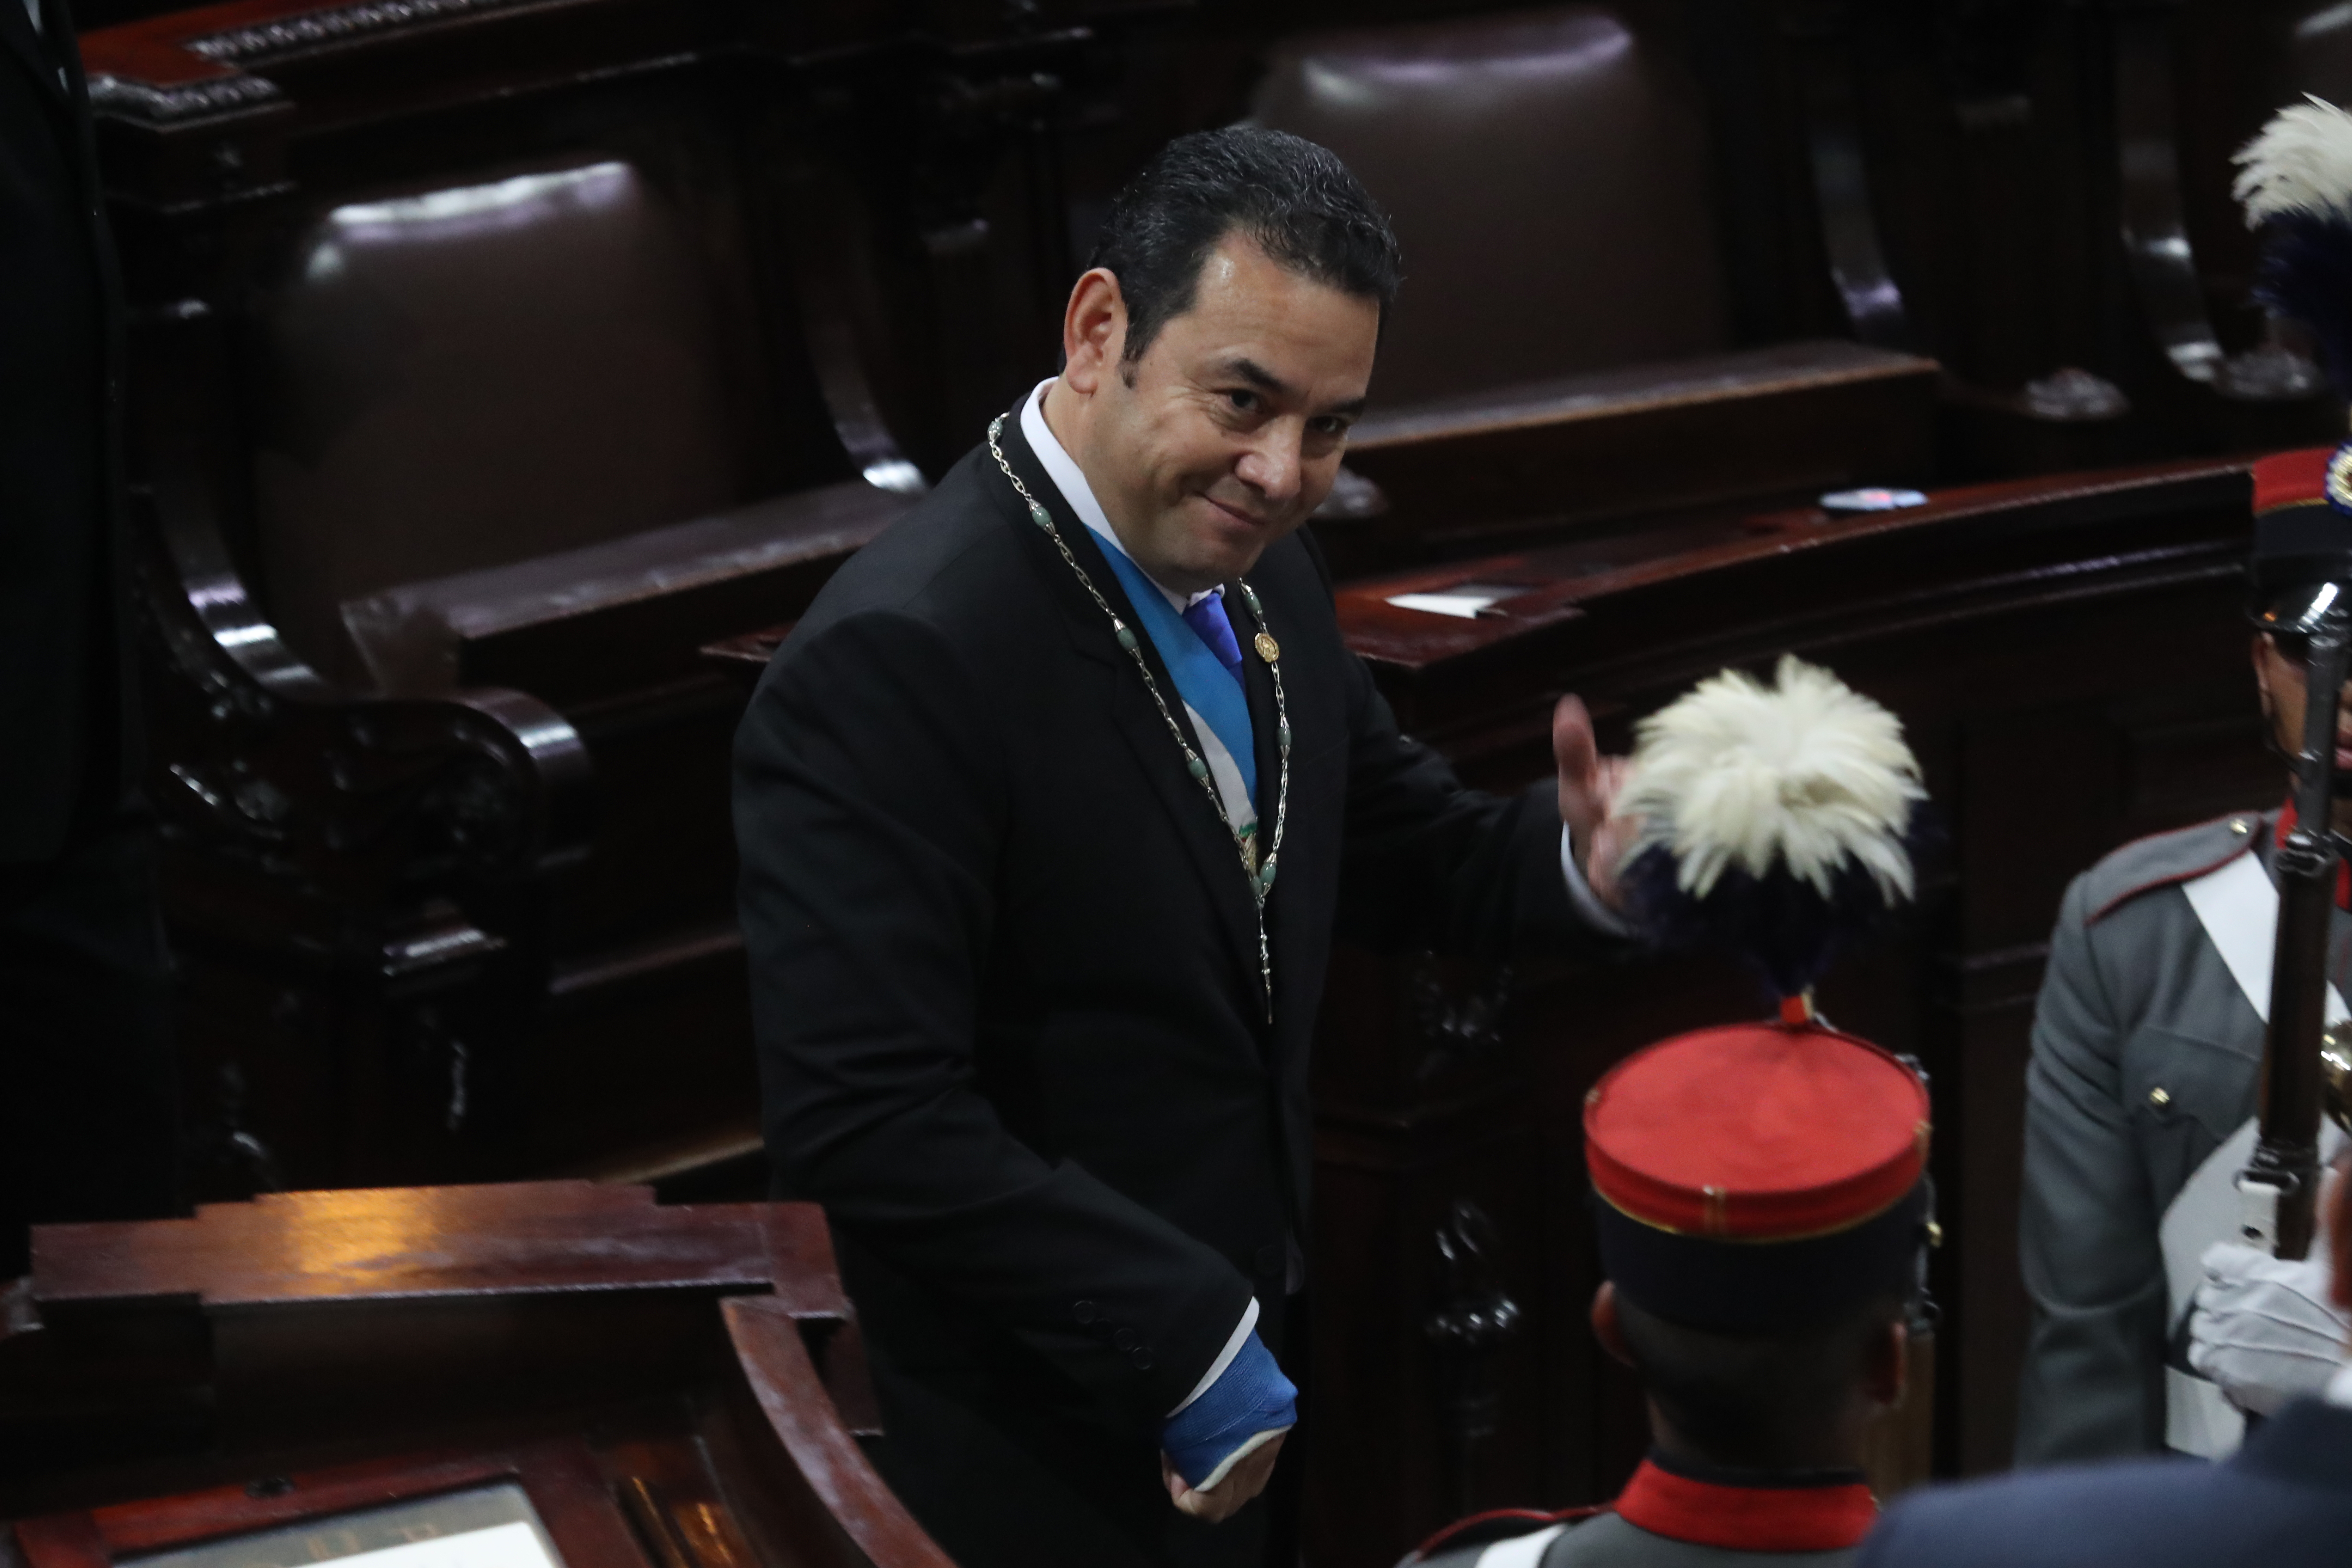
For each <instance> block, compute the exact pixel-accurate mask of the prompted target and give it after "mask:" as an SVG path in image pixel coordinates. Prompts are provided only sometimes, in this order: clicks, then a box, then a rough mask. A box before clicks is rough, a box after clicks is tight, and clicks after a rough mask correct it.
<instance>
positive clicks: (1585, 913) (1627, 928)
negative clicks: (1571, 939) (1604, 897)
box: [1559, 827, 1633, 937]
mask: <svg viewBox="0 0 2352 1568" xmlns="http://www.w3.org/2000/svg"><path fill="white" fill-rule="evenodd" d="M1559 874H1560V877H1561V879H1562V880H1564V881H1566V882H1567V883H1568V901H1569V903H1570V906H1571V907H1573V908H1574V909H1575V910H1576V917H1577V919H1579V920H1580V921H1583V922H1584V923H1585V924H1586V925H1589V926H1591V928H1592V929H1593V930H1594V931H1599V932H1600V933H1601V935H1603V936H1622V937H1630V936H1632V935H1633V922H1632V921H1628V920H1627V919H1626V918H1625V917H1624V916H1623V915H1621V914H1619V913H1618V912H1617V911H1616V910H1612V909H1611V908H1610V907H1609V906H1608V905H1607V904H1604V903H1602V902H1601V895H1600V894H1598V893H1596V892H1594V891H1593V890H1592V884H1591V883H1590V882H1588V881H1586V880H1585V879H1584V868H1583V867H1581V866H1580V865H1578V864H1577V863H1576V846H1575V845H1574V844H1572V843H1571V842H1570V838H1569V831H1568V829H1567V828H1565V827H1563V828H1561V829H1560V830H1559Z"/></svg>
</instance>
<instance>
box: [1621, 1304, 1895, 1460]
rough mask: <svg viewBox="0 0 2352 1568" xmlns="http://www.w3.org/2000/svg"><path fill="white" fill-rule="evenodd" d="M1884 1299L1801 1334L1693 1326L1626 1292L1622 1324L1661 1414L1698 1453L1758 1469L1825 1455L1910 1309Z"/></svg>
mask: <svg viewBox="0 0 2352 1568" xmlns="http://www.w3.org/2000/svg"><path fill="white" fill-rule="evenodd" d="M1907 1310H1908V1309H1907V1303H1906V1302H1905V1301H1903V1300H1900V1299H1899V1298H1897V1297H1894V1296H1885V1297H1881V1298H1879V1299H1878V1300H1873V1301H1870V1302H1867V1303H1865V1304H1864V1305H1863V1306H1862V1307H1859V1308H1857V1309H1855V1310H1852V1311H1849V1312H1846V1313H1843V1314H1842V1315H1841V1316H1839V1317H1837V1318H1836V1319H1834V1320H1832V1321H1829V1322H1827V1323H1823V1324H1820V1325H1818V1326H1811V1327H1808V1328H1806V1329H1804V1330H1802V1331H1797V1332H1793V1333H1780V1334H1727V1333H1720V1332H1717V1331H1712V1330H1706V1329H1693V1328H1686V1327H1685V1326H1684V1325H1682V1324H1680V1323H1671V1322H1668V1321H1665V1320H1664V1319H1663V1318H1660V1317H1658V1316H1656V1315H1654V1313H1651V1312H1647V1311H1644V1310H1642V1309H1641V1308H1640V1307H1637V1306H1635V1305H1634V1304H1633V1302H1632V1301H1629V1300H1626V1299H1625V1295H1624V1292H1622V1290H1621V1291H1619V1292H1618V1295H1617V1325H1618V1329H1619V1331H1621V1332H1622V1333H1623V1335H1624V1336H1625V1348H1626V1349H1627V1350H1629V1351H1631V1352H1633V1366H1634V1370H1636V1371H1637V1372H1639V1373H1641V1374H1642V1384H1643V1388H1644V1389H1645V1390H1647V1392H1648V1394H1649V1395H1650V1397H1651V1398H1652V1399H1653V1400H1654V1401H1656V1403H1657V1406H1658V1414H1659V1415H1663V1416H1664V1418H1665V1419H1666V1422H1667V1423H1668V1424H1669V1425H1670V1426H1673V1427H1674V1429H1675V1432H1676V1433H1678V1434H1679V1435H1680V1436H1682V1437H1683V1439H1684V1440H1685V1442H1687V1443H1689V1444H1690V1445H1691V1447H1694V1448H1696V1449H1697V1450H1698V1453H1699V1456H1700V1457H1701V1458H1706V1459H1708V1460H1711V1461H1713V1462H1714V1463H1716V1464H1718V1465H1728V1466H1737V1467H1740V1468H1752V1469H1780V1468H1790V1465H1791V1462H1792V1461H1791V1458H1790V1457H1791V1456H1794V1455H1807V1454H1814V1453H1818V1452H1819V1451H1820V1449H1821V1447H1822V1444H1823V1441H1824V1439H1826V1438H1827V1437H1828V1436H1831V1435H1832V1433H1833V1432H1834V1430H1835V1427H1836V1425H1837V1422H1838V1420H1839V1418H1840V1417H1841V1416H1842V1415H1843V1414H1844V1412H1845V1411H1846V1409H1847V1407H1848V1402H1849V1401H1851V1400H1852V1399H1853V1393H1854V1389H1855V1387H1856V1385H1857V1384H1860V1383H1861V1381H1862V1379H1863V1377H1864V1373H1865V1372H1866V1371H1867V1368H1868V1358H1869V1355H1870V1350H1871V1346H1872V1345H1873V1344H1874V1342H1876V1341H1877V1338H1878V1336H1879V1335H1880V1334H1881V1333H1883V1332H1885V1329H1886V1325H1887V1324H1889V1323H1892V1322H1895V1321H1897V1320H1898V1319H1901V1318H1902V1317H1904V1316H1905V1314H1906V1311H1907Z"/></svg>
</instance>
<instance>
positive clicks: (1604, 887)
mask: <svg viewBox="0 0 2352 1568" xmlns="http://www.w3.org/2000/svg"><path fill="white" fill-rule="evenodd" d="M1551 751H1552V756H1553V759H1554V760H1555V761H1556V762H1558V763H1559V819H1560V821H1561V822H1563V823H1565V824H1566V825H1567V826H1568V837H1569V843H1570V846H1571V847H1573V848H1574V850H1575V852H1576V854H1577V856H1578V863H1579V864H1580V865H1581V866H1582V867H1583V868H1584V880H1585V883H1586V885H1587V886H1589V887H1591V889H1592V891H1593V893H1594V895H1595V896H1596V897H1598V898H1599V899H1600V900H1601V902H1602V903H1604V904H1607V905H1608V906H1609V907H1610V908H1611V909H1612V910H1623V909H1624V907H1625V905H1624V890H1623V889H1622V888H1620V887H1619V886H1618V883H1617V863H1618V861H1619V860H1621V859H1622V858H1624V853H1625V848H1626V846H1627V845H1629V844H1631V843H1632V842H1633V834H1634V831H1635V829H1636V828H1637V826H1639V825H1638V824H1636V823H1635V822H1633V820H1632V819H1631V818H1628V817H1622V816H1617V815H1616V814H1615V812H1616V805H1617V792H1618V790H1619V789H1620V788H1621V787H1622V785H1623V784H1624V782H1625V769H1626V766H1627V763H1628V761H1629V759H1627V758H1624V757H1604V756H1602V755H1601V743H1600V742H1598V741H1597V740H1595V739H1594V738H1593V734H1592V715H1591V714H1590V713H1588V712H1586V711H1585V708H1584V701H1583V699H1581V698H1579V697H1575V696H1569V697H1563V698H1561V699H1560V700H1559V706H1558V707H1556V708H1554V709H1553V710H1552V713H1551Z"/></svg>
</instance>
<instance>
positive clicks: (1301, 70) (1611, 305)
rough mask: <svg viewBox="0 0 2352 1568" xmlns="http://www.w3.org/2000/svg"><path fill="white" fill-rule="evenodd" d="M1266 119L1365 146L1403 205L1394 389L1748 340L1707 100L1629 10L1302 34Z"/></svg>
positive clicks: (1281, 53)
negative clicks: (1739, 323)
mask: <svg viewBox="0 0 2352 1568" xmlns="http://www.w3.org/2000/svg"><path fill="white" fill-rule="evenodd" d="M1255 119H1257V120H1258V121H1260V122H1261V123H1264V124H1267V125H1272V126H1276V127H1278V128H1280V129H1282V130H1286V131H1292V132H1297V133H1298V134H1299V135H1301V136H1305V137H1307V139H1308V140H1309V141H1313V142H1321V143H1322V144H1324V145H1325V146H1327V147H1329V148H1331V149H1332V150H1333V151H1334V152H1336V153H1339V155H1340V156H1341V157H1343V158H1345V159H1347V160H1348V163H1349V166H1350V167H1352V168H1353V169H1354V170H1355V171H1356V173H1357V174H1358V175H1359V176H1360V177H1361V178H1362V180H1363V182H1364V184H1366V186H1368V187H1369V188H1370V191H1371V192H1372V194H1373V195H1374V196H1375V197H1377V198H1378V199H1379V200H1380V201H1381V203H1382V205H1385V206H1387V207H1388V208H1389V211H1390V213H1391V216H1392V218H1393V219H1394V221H1395V224H1396V229H1397V236H1398V238H1399V239H1400V240H1402V243H1403V246H1404V257H1405V271H1406V281H1405V286H1404V289H1403V292H1402V296H1401V297H1400V298H1399V300H1398V301H1397V307H1396V310H1395V313H1394V317H1393V319H1392V320H1391V323H1390V325H1389V330H1388V332H1387V335H1386V337H1385V339H1384V340H1383V342H1382V343H1381V364H1380V373H1379V379H1378V383H1377V385H1376V388H1375V390H1376V394H1377V395H1378V397H1379V399H1380V401H1381V403H1382V404H1395V403H1399V402H1419V401H1422V400H1424V399H1428V398H1434V397H1442V396H1445V395H1450V394H1457V393H1463V392H1469V391H1475V390H1477V389H1480V388H1484V387H1491V386H1496V385H1500V384H1507V383H1512V382H1519V381H1534V380H1538V379H1544V378H1549V377H1554V376H1560V375H1567V374H1574V373H1576V372H1579V371H1589V370H1601V369H1607V368H1610V367H1612V366H1617V365H1623V364H1632V363H1642V362H1644V361H1649V360H1660V359H1671V358H1675V357H1678V356H1682V355H1687V354H1697V353H1708V352H1710V351H1713V350H1717V349H1722V348H1727V347H1729V346H1730V335H1729V326H1728V307H1727V302H1726V292H1725V288H1724V281H1723V275H1722V268H1723V261H1722V257H1721V253H1720V247H1719V245H1718V241H1717V232H1716V224H1715V218H1714V211H1713V201H1714V195H1713V191H1712V188H1711V184H1710V181H1711V179H1712V177H1713V176H1712V173H1711V170H1710V166H1709V158H1708V151H1707V121H1706V111H1705V106H1704V105H1703V103H1702V102H1701V101H1700V99H1699V95H1698V91H1697V89H1696V85H1695V84H1694V83H1693V82H1692V81H1691V79H1689V77H1688V75H1687V73H1686V72H1685V71H1684V70H1683V69H1682V68H1681V67H1680V65H1679V62H1678V61H1676V60H1675V58H1673V57H1672V55H1671V53H1670V51H1668V50H1666V49H1664V48H1662V47H1654V46H1653V45H1652V44H1651V43H1650V42H1648V41H1647V40H1645V39H1644V38H1643V37H1642V36H1641V35H1639V34H1637V33H1636V32H1635V31H1634V29H1633V27H1632V26H1629V25H1628V21H1627V19H1626V16H1625V15H1623V14H1622V10H1621V9H1612V8H1611V7H1607V6H1601V5H1567V6H1560V7H1557V8H1552V9H1547V10H1540V11H1524V12H1516V13H1509V14H1506V15H1501V16H1479V17H1470V18H1465V19H1463V20H1460V21H1446V22H1431V23H1423V24H1416V25H1411V26H1390V27H1380V28H1373V29H1367V30H1361V31H1349V32H1338V33H1328V34H1321V35H1317V36H1314V37H1304V38H1300V39H1297V40H1295V41H1293V42H1292V43H1290V44H1288V45H1286V46H1284V47H1280V48H1278V49H1277V50H1276V52H1275V54H1274V55H1273V57H1272V58H1271V60H1270V63H1269V68H1268V72H1267V75H1266V77H1265V81H1264V83H1263V85H1262V86H1261V88H1260V89H1259V92H1258V97H1257V101H1256V104H1255Z"/></svg>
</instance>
